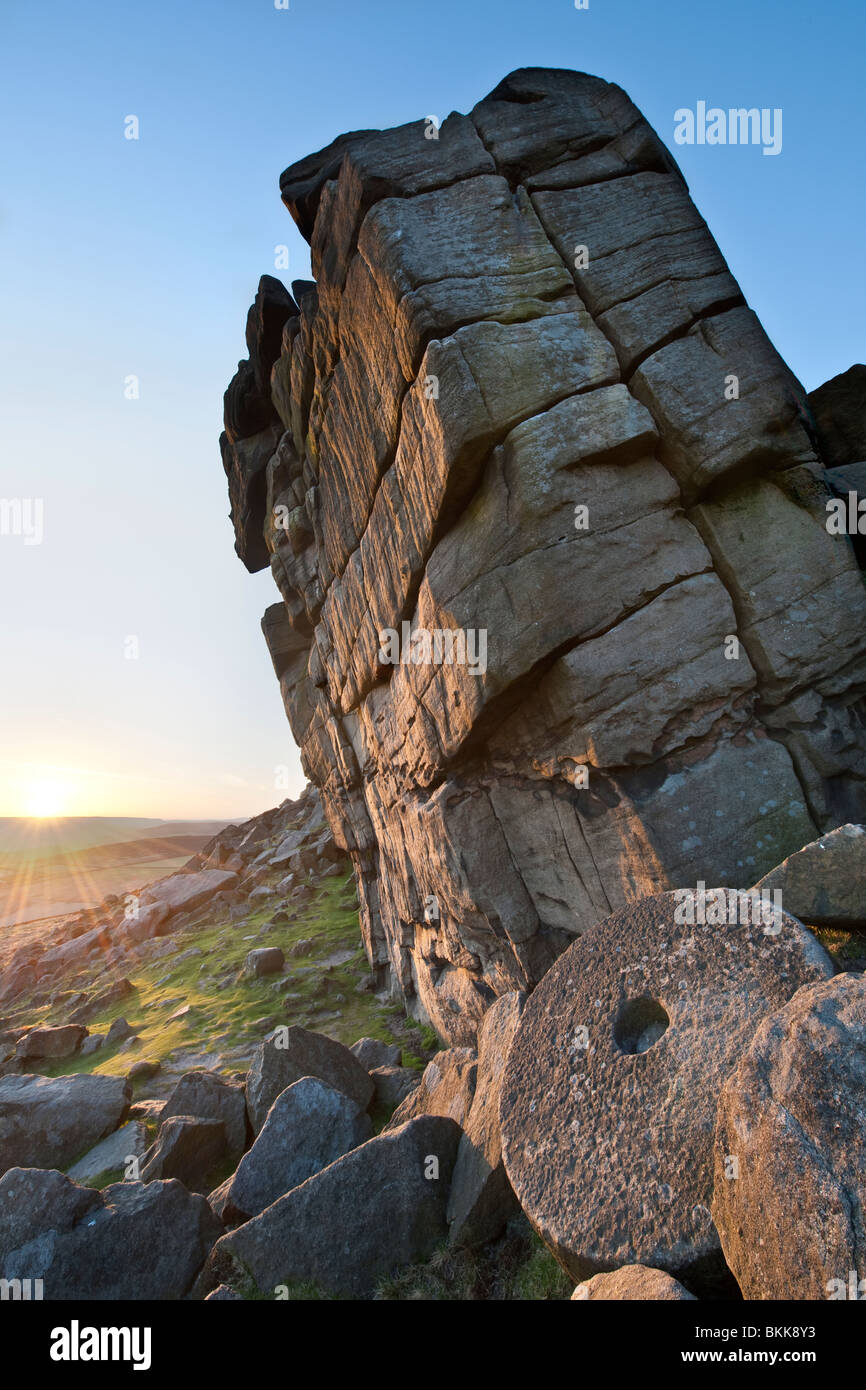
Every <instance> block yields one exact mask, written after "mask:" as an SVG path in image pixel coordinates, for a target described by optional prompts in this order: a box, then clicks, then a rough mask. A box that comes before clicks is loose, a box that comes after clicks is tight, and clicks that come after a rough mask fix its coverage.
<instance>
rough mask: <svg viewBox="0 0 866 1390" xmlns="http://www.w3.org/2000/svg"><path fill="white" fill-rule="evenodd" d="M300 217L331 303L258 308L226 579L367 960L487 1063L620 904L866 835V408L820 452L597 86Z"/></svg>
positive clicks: (312, 180)
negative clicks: (505, 1018) (856, 504)
mask: <svg viewBox="0 0 866 1390" xmlns="http://www.w3.org/2000/svg"><path fill="white" fill-rule="evenodd" d="M281 190H282V197H283V201H284V202H285V204H286V206H287V207H288V209H289V211H290V212H291V214H292V216H293V217H294V219H295V221H296V222H297V224H298V227H299V228H300V230H301V232H302V233H303V235H304V236H305V237H306V238H307V240H308V241H309V242H310V245H311V250H312V266H313V272H314V275H315V283H312V282H296V283H295V284H294V285H293V287H292V290H293V293H292V295H289V293H288V292H287V291H286V290H285V289H284V287H283V286H282V285H281V284H280V283H279V282H278V281H276V280H275V279H273V278H272V277H269V276H265V277H263V278H262V281H261V283H260V286H259V291H258V294H257V296H256V300H255V303H254V305H253V307H252V309H251V311H250V316H249V320H248V324H247V344H248V349H249V358H248V359H247V360H246V361H244V362H243V363H241V365H240V368H239V370H238V373H237V375H236V376H235V378H234V379H233V381H232V383H231V385H230V386H229V389H228V391H227V393H226V398H225V433H224V434H223V436H222V441H221V447H222V454H223V462H224V466H225V470H226V473H227V476H228V479H229V491H230V497H231V503H232V517H233V521H234V527H235V534H236V549H237V551H238V554H239V555H240V557H241V559H242V560H243V561H244V563H245V564H246V566H247V568H248V569H249V570H251V571H255V570H259V569H262V568H264V567H265V566H266V565H268V564H269V565H270V567H271V570H272V572H273V575H274V579H275V581H276V584H277V587H278V589H279V591H280V595H281V602H280V603H278V604H275V605H273V606H272V607H271V608H269V609H268V611H267V613H266V614H265V617H264V620H263V629H264V633H265V637H266V639H267V642H268V646H269V649H270V652H271V656H272V659H273V663H274V667H275V670H276V674H277V677H278V679H279V681H280V686H281V690H282V695H283V699H284V703H285V707H286V711H287V714H288V717H289V720H290V723H291V727H292V731H293V734H294V737H295V739H296V741H297V742H298V744H299V745H300V748H301V751H302V761H303V766H304V768H305V770H306V772H307V774H308V776H309V777H310V779H311V781H312V782H313V783H315V785H316V786H317V787H318V788H319V789H320V791H321V794H322V799H323V803H324V807H325V811H326V814H327V818H328V821H329V824H330V826H331V828H332V831H333V833H334V836H335V839H336V841H337V844H338V845H339V846H341V847H344V848H345V849H346V850H347V851H348V852H349V853H350V855H351V857H352V860H353V863H354V866H355V870H356V875H357V880H358V885H359V892H360V899H361V918H362V929H363V936H364V942H365V947H366V950H367V953H368V956H369V958H370V961H371V964H372V966H373V968H374V970H375V971H376V973H377V976H378V978H379V981H380V983H382V984H384V983H386V982H387V983H389V984H390V986H391V987H392V989H393V990H394V991H395V993H400V994H402V996H403V997H404V999H405V1000H406V1003H407V1005H408V1007H409V1009H410V1010H411V1011H412V1012H413V1013H414V1014H415V1015H416V1016H417V1017H419V1018H421V1019H424V1018H427V1019H429V1020H430V1021H431V1022H432V1023H433V1024H434V1026H435V1027H436V1029H437V1030H438V1031H439V1033H440V1034H441V1035H442V1036H443V1037H444V1038H446V1039H447V1040H448V1041H449V1042H451V1043H453V1044H455V1045H458V1046H465V1045H467V1044H471V1043H472V1042H473V1040H474V1037H475V1033H476V1029H477V1025H478V1021H479V1019H480V1017H481V1016H482V1014H483V1013H484V1011H485V1010H486V1009H487V1007H488V1006H489V1004H490V1003H491V1002H492V1000H493V999H494V998H496V997H497V996H499V995H502V994H505V993H508V992H511V991H514V990H520V989H525V988H531V987H532V986H534V985H535V984H536V983H537V981H538V980H539V979H540V978H541V976H542V975H543V974H544V973H545V971H546V970H547V969H548V968H549V967H550V965H551V964H552V962H553V961H554V960H555V959H556V957H557V956H558V955H559V954H560V953H561V952H562V951H563V950H564V948H565V947H566V946H567V945H568V944H569V942H570V941H571V940H572V938H573V937H574V936H575V935H576V934H580V933H582V932H583V931H585V930H586V929H588V928H589V927H591V926H593V925H594V924H595V923H597V922H598V921H599V920H601V919H603V918H605V917H607V916H608V915H609V914H610V913H611V912H613V911H616V910H618V909H620V908H621V907H623V906H624V905H626V904H627V903H630V902H633V901H635V900H636V899H638V898H640V897H641V896H643V895H645V894H649V893H655V892H658V891H662V890H665V889H669V888H671V887H676V886H686V885H694V884H695V883H696V881H698V880H704V881H705V882H708V883H717V884H723V885H730V886H738V887H746V886H748V885H749V884H751V883H754V882H755V881H756V880H757V879H758V878H760V877H761V875H762V874H764V873H766V872H767V871H768V870H769V869H770V868H771V867H773V866H775V865H776V864H778V863H779V862H780V861H781V860H782V859H784V858H785V857H786V856H787V855H789V854H790V853H792V852H793V851H795V850H798V849H799V848H800V847H801V846H802V845H803V844H805V843H806V842H808V841H811V840H814V839H815V838H816V835H817V834H820V833H822V832H826V831H827V830H830V829H833V828H834V827H835V826H837V825H839V824H840V823H841V822H846V821H851V822H860V821H862V820H864V819H866V734H864V722H866V721H864V714H866V709H864V701H863V693H864V689H866V650H864V632H866V622H864V619H866V595H864V589H863V582H862V578H861V575H860V571H859V568H858V565H857V562H856V558H855V555H854V551H853V549H852V545H851V541H850V539H849V537H848V536H847V535H844V534H843V535H834V534H831V533H830V532H829V531H828V529H827V526H826V519H827V513H826V503H827V500H828V499H829V498H830V497H831V496H832V495H833V491H832V490H831V482H828V480H827V477H826V476H825V464H830V463H833V464H834V465H838V464H839V460H840V458H841V457H843V456H844V458H845V459H846V460H847V458H848V454H849V453H850V450H851V448H854V450H855V452H856V448H857V445H858V443H859V439H860V436H859V435H858V434H857V429H856V427H855V425H854V423H852V419H853V416H852V411H851V409H850V406H849V400H850V395H851V392H852V391H855V390H856V389H857V384H858V382H859V381H860V379H861V378H860V377H859V376H857V375H856V373H855V377H856V379H855V380H853V381H848V380H847V378H843V379H841V380H842V383H843V385H842V387H841V388H840V389H839V390H836V392H835V395H834V393H833V392H829V395H828V396H827V399H824V398H822V399H821V400H820V401H819V402H818V404H819V405H820V412H819V415H820V430H817V431H816V424H815V419H814V418H813V415H812V413H811V411H810V405H809V401H808V400H807V398H806V395H805V393H804V391H803V389H802V388H801V386H800V384H799V383H798V382H797V381H796V380H795V378H794V377H793V376H792V374H791V372H790V371H789V370H788V369H787V367H786V366H785V363H784V362H783V361H782V360H781V358H780V357H779V356H778V354H777V353H776V351H775V350H774V348H773V346H772V344H771V343H770V342H769V341H768V339H767V337H766V335H765V333H764V331H763V329H762V328H761V325H760V323H759V321H758V319H757V317H756V315H755V314H754V313H753V312H752V310H750V309H749V307H748V306H747V304H746V303H745V300H744V298H743V295H742V293H741V291H740V288H739V286H738V285H737V283H736V281H735V280H734V278H733V276H732V275H731V273H730V271H729V270H728V268H727V266H726V264H725V261H724V258H723V257H722V255H721V253H720V251H719V249H718V247H717V246H716V243H715V241H714V240H713V237H712V235H711V234H710V232H709V230H708V229H707V226H706V224H705V223H704V221H703V219H702V218H701V216H700V214H699V213H698V211H697V209H696V208H695V206H694V204H693V203H692V201H691V199H690V197H689V193H688V189H687V187H686V184H685V182H684V180H683V178H682V176H681V174H680V172H679V170H678V169H677V167H676V164H675V163H674V161H673V159H672V158H671V156H670V154H669V152H668V151H667V150H666V148H665V147H664V145H663V144H662V143H661V141H660V140H659V138H658V137H657V136H656V134H655V133H654V131H653V130H652V129H651V128H650V127H649V125H648V124H647V123H646V121H645V120H644V119H643V117H642V116H641V114H640V112H639V111H637V109H636V108H635V107H634V106H633V104H632V103H631V101H630V100H629V98H628V97H627V96H626V95H625V93H624V92H622V91H621V90H620V89H619V88H618V87H616V86H613V85H611V84H609V83H606V82H604V81H602V80H600V79H598V78H594V77H590V76H587V75H585V74H580V73H573V72H566V71H552V70H542V69H524V70H520V71H518V72H515V73H512V74H511V75H510V76H509V77H507V78H506V79H505V80H504V81H503V82H502V83H501V84H500V85H499V86H498V87H497V88H496V89H495V91H493V92H492V93H491V94H490V95H489V96H488V97H486V98H485V99H484V100H483V101H481V102H480V103H479V105H477V106H476V107H475V108H474V110H473V111H472V112H471V113H470V115H468V116H464V115H459V114H453V115H451V116H449V117H448V119H447V120H446V121H444V123H443V124H442V125H441V128H440V129H438V130H436V129H435V128H433V127H432V126H431V124H430V123H429V122H424V121H416V122H413V123H410V124H408V125H405V126H401V127H399V128H397V129H394V130H386V131H361V132H356V133H353V134H349V135H344V136H341V137H340V138H339V139H338V140H336V141H335V142H334V144H332V145H330V146H329V147H328V148H327V149H325V150H322V151H320V152H319V153H317V154H314V155H311V156H310V157H309V158H308V159H305V160H302V161H300V162H299V163H298V164H295V165H293V166H292V167H291V168H290V169H287V170H286V171H285V173H284V174H283V176H282V179H281ZM858 371H859V372H860V373H862V371H863V369H862V368H860V369H858ZM849 376H850V374H849ZM840 391H841V396H842V406H841V407H840V409H841V410H842V414H843V415H844V419H843V420H842V423H841V424H840V425H839V427H838V429H836V430H835V431H834V429H833V427H832V418H828V416H829V417H832V415H833V411H834V409H835V406H834V401H835V400H836V398H837V397H838V396H839V395H840ZM817 394H818V393H816V395H817ZM825 394H826V393H825ZM814 399H815V398H814V397H813V400H814ZM816 410H817V405H816ZM826 441H832V455H830V456H825V455H822V448H823V449H828V448H830V445H829V444H828V443H827V442H826ZM846 451H847V452H846ZM834 486H838V483H837V484H836V485H834ZM443 634H444V636H443Z"/></svg>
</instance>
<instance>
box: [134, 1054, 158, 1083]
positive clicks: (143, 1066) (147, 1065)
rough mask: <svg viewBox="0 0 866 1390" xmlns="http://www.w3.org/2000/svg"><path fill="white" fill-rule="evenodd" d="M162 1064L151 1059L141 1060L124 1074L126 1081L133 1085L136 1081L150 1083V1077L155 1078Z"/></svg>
mask: <svg viewBox="0 0 866 1390" xmlns="http://www.w3.org/2000/svg"><path fill="white" fill-rule="evenodd" d="M161 1069H162V1063H161V1062H159V1061H157V1060H156V1059H155V1058H153V1059H150V1060H148V1059H142V1061H140V1062H133V1064H132V1066H131V1067H130V1068H129V1071H128V1072H127V1073H126V1077H127V1080H128V1081H129V1082H130V1083H131V1084H132V1085H135V1083H136V1082H137V1081H150V1079H151V1077H154V1076H156V1074H157V1072H158V1071H161Z"/></svg>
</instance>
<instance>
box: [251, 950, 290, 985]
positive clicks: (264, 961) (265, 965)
mask: <svg viewBox="0 0 866 1390" xmlns="http://www.w3.org/2000/svg"><path fill="white" fill-rule="evenodd" d="M284 965H285V956H284V955H283V953H282V951H281V950H280V948H279V946H262V947H259V948H258V949H257V950H255V951H250V952H248V954H247V958H246V960H245V962H244V971H245V973H246V974H247V975H252V976H253V977H254V978H255V979H258V978H259V977H260V976H262V975H276V974H278V973H279V972H280V971H281V970H282V968H283V966H284Z"/></svg>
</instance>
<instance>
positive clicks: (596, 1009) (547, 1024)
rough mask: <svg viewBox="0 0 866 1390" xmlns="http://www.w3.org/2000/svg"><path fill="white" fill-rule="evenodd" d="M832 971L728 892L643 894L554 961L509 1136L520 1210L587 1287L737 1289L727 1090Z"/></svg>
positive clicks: (519, 1057)
mask: <svg viewBox="0 0 866 1390" xmlns="http://www.w3.org/2000/svg"><path fill="white" fill-rule="evenodd" d="M832 973H833V966H832V964H831V962H830V960H829V959H828V957H827V956H826V954H825V952H824V951H823V950H822V948H821V947H820V946H819V945H818V943H817V941H816V940H815V938H814V937H813V936H812V935H811V933H809V932H808V931H807V930H806V929H805V927H803V926H802V924H801V923H800V922H798V921H797V920H796V919H795V918H793V917H791V916H789V915H788V914H787V913H784V912H779V913H775V914H771V915H770V916H769V918H765V916H764V914H763V913H762V912H760V911H758V910H756V902H755V899H754V898H752V897H750V896H749V895H747V894H737V893H735V892H734V891H732V890H729V889H715V890H709V891H707V892H705V893H702V892H700V891H699V892H695V891H694V890H679V891H677V892H669V893H661V894H657V895H656V896H654V897H649V898H644V899H642V900H641V901H639V902H637V903H635V904H634V905H633V906H631V907H627V908H624V909H622V910H621V911H620V912H616V913H614V914H613V915H612V916H611V917H608V918H607V919H606V920H605V921H604V922H601V923H599V925H598V926H597V927H596V928H595V930H594V931H592V932H589V933H587V934H586V935H585V936H583V937H581V938H580V939H579V940H578V941H576V942H575V943H574V945H573V946H571V947H570V948H569V949H568V950H567V951H566V952H565V953H564V955H563V956H562V957H561V958H560V959H559V960H558V961H557V962H556V964H555V965H554V966H553V968H552V969H551V970H550V971H549V972H548V974H547V975H546V976H545V978H544V980H543V981H542V982H541V984H540V985H539V986H538V987H537V989H536V990H535V992H534V993H533V994H532V995H531V996H530V998H529V1000H528V1002H527V1004H526V1007H525V1009H524V1012H523V1016H522V1018H521V1021H520V1025H519V1027H518V1030H517V1033H516V1035H515V1037H514V1040H513V1041H512V1044H511V1048H510V1051H509V1054H508V1060H507V1062H506V1066H505V1075H504V1077H503V1080H502V1089H501V1097H500V1127H501V1135H502V1153H503V1160H504V1163H505V1169H506V1173H507V1175H508V1178H509V1180H510V1182H511V1185H512V1187H513V1189H514V1191H515V1194H516V1196H517V1199H518V1201H519V1202H520V1205H521V1207H522V1208H523V1210H524V1212H525V1213H526V1215H527V1217H528V1218H529V1220H530V1222H531V1224H532V1225H533V1226H534V1228H535V1230H536V1231H537V1233H538V1235H539V1236H540V1237H541V1239H542V1240H543V1241H544V1242H545V1244H546V1245H547V1246H548V1248H549V1249H550V1250H551V1251H552V1252H553V1254H554V1255H555V1256H556V1258H557V1260H558V1261H559V1263H560V1264H561V1265H562V1267H563V1268H564V1269H565V1270H566V1271H567V1272H568V1273H569V1274H571V1275H572V1276H573V1277H574V1278H575V1280H576V1281H580V1280H583V1279H587V1278H589V1277H590V1276H591V1275H593V1274H596V1273H605V1272H607V1271H608V1270H610V1269H615V1268H618V1267H619V1266H621V1265H624V1264H647V1265H649V1266H651V1267H652V1268H659V1269H662V1270H664V1271H666V1272H667V1273H670V1274H674V1275H677V1276H679V1277H681V1278H682V1280H683V1282H685V1283H686V1284H687V1285H688V1286H689V1287H694V1289H695V1292H698V1293H700V1292H701V1291H703V1290H704V1289H706V1290H707V1291H709V1292H711V1291H713V1289H719V1290H724V1289H725V1288H727V1287H728V1282H727V1281H728V1280H729V1276H727V1274H726V1271H725V1269H724V1265H723V1262H722V1259H721V1250H720V1245H719V1238H718V1235H717V1233H716V1230H715V1227H714V1226H713V1222H712V1218H711V1216H710V1204H711V1202H712V1193H713V1175H712V1162H713V1157H712V1142H713V1128H714V1124H715V1115H716V1104H717V1101H718V1097H719V1093H720V1091H721V1089H722V1086H723V1084H724V1082H725V1081H726V1079H727V1077H728V1075H729V1074H730V1072H731V1071H732V1070H733V1068H734V1067H735V1066H736V1065H737V1063H738V1061H739V1059H740V1057H741V1056H742V1054H743V1052H744V1051H745V1049H746V1048H747V1047H748V1044H749V1042H750V1040H751V1038H752V1036H753V1034H754V1032H755V1029H756V1028H757V1026H758V1024H759V1023H760V1022H761V1020H762V1019H763V1018H764V1017H765V1016H766V1015H767V1014H768V1013H772V1012H773V1010H774V1009H776V1008H778V1007H779V1006H780V1005H781V1004H784V1003H785V1002H786V1001H787V1000H788V999H790V997H791V995H792V994H794V993H795V991H796V990H797V989H798V988H799V987H800V986H801V985H804V984H811V983H813V982H815V981H819V980H824V979H827V978H829V977H830V976H831V975H832Z"/></svg>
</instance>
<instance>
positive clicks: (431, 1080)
mask: <svg viewBox="0 0 866 1390" xmlns="http://www.w3.org/2000/svg"><path fill="white" fill-rule="evenodd" d="M476 1071H477V1056H476V1053H475V1049H474V1048H472V1047H450V1048H447V1049H446V1050H445V1051H444V1052H437V1054H436V1056H435V1057H434V1058H433V1059H432V1061H430V1062H428V1063H427V1066H426V1067H425V1068H424V1072H423V1074H422V1076H421V1084H420V1085H419V1086H417V1087H416V1088H415V1089H414V1090H412V1091H411V1092H410V1094H409V1095H408V1096H407V1097H406V1099H405V1100H404V1101H402V1102H401V1104H400V1105H399V1106H398V1107H397V1109H396V1110H395V1111H394V1114H393V1115H392V1116H391V1119H390V1120H389V1121H388V1123H387V1125H386V1126H385V1128H386V1129H396V1128H397V1127H398V1126H399V1125H403V1124H405V1123H406V1121H407V1120H414V1119H415V1117H416V1116H417V1115H446V1116H448V1118H449V1119H451V1120H456V1121H457V1123H458V1124H459V1125H464V1124H465V1123H466V1119H467V1117H468V1115H469V1111H470V1108H471V1106H472V1098H473V1096H474V1095H475V1076H476Z"/></svg>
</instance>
